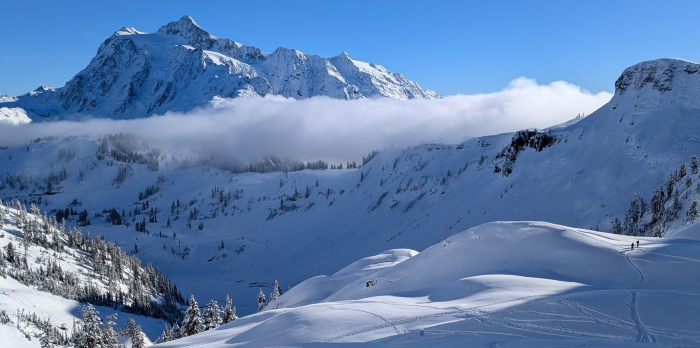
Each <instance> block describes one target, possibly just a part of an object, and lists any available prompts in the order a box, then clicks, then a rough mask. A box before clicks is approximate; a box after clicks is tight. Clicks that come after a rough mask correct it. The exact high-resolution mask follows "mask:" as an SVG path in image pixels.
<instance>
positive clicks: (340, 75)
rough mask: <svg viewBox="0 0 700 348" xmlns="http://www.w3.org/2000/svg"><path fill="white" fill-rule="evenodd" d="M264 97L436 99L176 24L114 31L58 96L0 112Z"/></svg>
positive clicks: (348, 63)
mask: <svg viewBox="0 0 700 348" xmlns="http://www.w3.org/2000/svg"><path fill="white" fill-rule="evenodd" d="M266 95H281V96H284V97H290V98H296V99H303V98H309V97H314V96H328V97H332V98H340V99H359V98H372V97H389V98H395V99H411V98H437V95H436V94H435V93H434V92H432V91H425V90H423V89H421V88H420V86H419V85H418V84H417V83H415V82H413V81H410V80H408V79H407V78H405V77H404V76H403V75H401V74H396V73H392V72H389V71H388V70H386V69H385V68H384V67H382V66H379V65H375V64H370V63H365V62H361V61H358V60H355V59H352V58H351V57H350V56H349V55H348V54H347V53H342V54H340V55H338V56H336V57H333V58H330V59H326V58H322V57H320V56H316V55H306V54H303V53H302V52H299V51H297V50H291V49H286V48H282V47H280V48H278V49H277V50H275V51H274V52H273V53H270V54H267V53H263V52H262V51H261V50H260V49H259V48H256V47H252V46H246V45H243V44H240V43H237V42H234V41H232V40H229V39H225V38H218V37H215V36H213V35H211V34H209V33H208V32H207V31H205V30H204V29H202V28H201V27H199V26H198V25H197V23H195V22H194V20H192V18H191V17H189V16H184V17H182V18H181V19H180V20H179V21H177V22H171V23H168V24H166V25H164V26H163V27H161V28H160V29H159V30H158V31H157V32H156V33H153V34H148V33H144V32H141V31H138V30H136V29H134V28H122V29H120V30H118V31H117V32H115V33H114V34H113V35H112V36H110V37H109V38H108V39H107V40H105V41H104V43H102V45H101V46H100V47H99V49H98V51H97V55H96V56H95V57H94V58H93V59H92V61H91V62H90V64H89V65H88V66H87V67H86V68H85V69H84V70H82V71H81V72H79V73H78V74H77V75H76V76H75V77H73V78H72V79H71V80H70V81H68V82H67V83H66V85H65V86H64V87H63V88H59V89H55V90H54V89H49V88H40V89H38V90H35V91H33V92H31V93H29V94H27V95H24V96H20V97H19V100H17V101H13V102H10V103H5V105H3V106H5V107H21V108H23V109H24V110H26V111H27V113H28V114H29V115H30V117H32V119H34V120H35V121H36V120H43V119H53V118H65V117H67V116H70V115H76V114H77V115H90V116H97V117H112V118H138V117H145V116H148V115H151V114H162V113H165V112H167V111H186V110H190V109H192V108H195V107H197V106H201V105H203V104H206V103H207V102H209V101H211V100H212V98H214V97H216V96H218V97H224V98H236V97H242V96H266Z"/></svg>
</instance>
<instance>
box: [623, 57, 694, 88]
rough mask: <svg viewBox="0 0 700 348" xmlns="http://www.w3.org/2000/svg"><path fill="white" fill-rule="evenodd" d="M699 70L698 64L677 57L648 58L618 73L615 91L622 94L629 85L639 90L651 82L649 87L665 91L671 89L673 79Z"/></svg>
mask: <svg viewBox="0 0 700 348" xmlns="http://www.w3.org/2000/svg"><path fill="white" fill-rule="evenodd" d="M699 71H700V64H697V63H694V62H690V61H687V60H683V59H677V58H662V59H655V60H648V61H645V62H641V63H638V64H635V65H633V66H631V67H629V68H627V69H625V71H624V72H623V73H622V75H620V77H619V78H618V79H617V81H616V82H615V93H616V94H619V95H622V94H624V93H625V92H626V91H627V89H629V87H633V88H634V89H635V90H641V89H643V88H644V87H645V86H646V85H648V84H651V88H652V89H654V90H656V91H658V92H660V93H665V92H668V91H671V90H673V88H674V86H673V85H674V82H675V80H678V78H682V76H684V75H693V74H696V73H698V72H699Z"/></svg>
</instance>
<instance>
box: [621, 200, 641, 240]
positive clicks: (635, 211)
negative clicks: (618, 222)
mask: <svg viewBox="0 0 700 348" xmlns="http://www.w3.org/2000/svg"><path fill="white" fill-rule="evenodd" d="M638 221H639V204H638V203H637V200H632V202H631V203H630V208H629V209H628V210H627V213H625V226H624V231H625V234H627V235H633V236H634V235H636V234H637V222H638Z"/></svg>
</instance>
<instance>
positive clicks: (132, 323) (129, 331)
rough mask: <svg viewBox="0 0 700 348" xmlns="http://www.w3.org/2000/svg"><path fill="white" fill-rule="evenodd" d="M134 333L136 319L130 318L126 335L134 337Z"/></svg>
mask: <svg viewBox="0 0 700 348" xmlns="http://www.w3.org/2000/svg"><path fill="white" fill-rule="evenodd" d="M134 332H136V321H135V320H134V318H129V320H128V321H127V322H126V328H125V329H124V333H125V334H126V335H127V336H129V337H131V336H133V335H134Z"/></svg>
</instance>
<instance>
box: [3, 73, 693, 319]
mask: <svg viewBox="0 0 700 348" xmlns="http://www.w3.org/2000/svg"><path fill="white" fill-rule="evenodd" d="M644 66H657V68H653V69H655V71H657V72H663V71H664V70H663V69H661V68H659V67H660V66H665V67H667V69H671V71H672V73H671V74H666V75H669V76H672V79H671V82H670V84H669V86H670V88H671V89H670V90H665V91H664V92H663V93H662V92H661V91H660V90H659V89H658V88H655V87H654V86H655V84H654V83H653V82H649V83H646V84H644V83H639V84H636V83H631V84H630V86H634V87H629V88H626V89H625V90H624V91H623V90H622V89H620V90H619V91H618V92H617V93H616V95H615V97H614V98H613V99H612V100H611V101H610V103H608V104H607V105H605V106H604V107H602V108H601V109H600V110H598V111H596V112H595V113H593V114H591V115H590V116H588V117H586V118H583V119H581V120H579V121H578V122H576V123H574V124H571V125H568V126H564V127H560V128H556V129H552V130H551V131H540V132H535V131H533V130H530V131H522V132H517V133H510V134H501V135H495V136H490V137H483V138H477V139H472V140H469V141H466V142H464V143H462V144H453V145H446V144H424V145H420V146H416V147H413V148H408V149H405V150H400V149H385V150H382V151H381V152H379V154H376V156H375V154H371V155H369V156H367V157H366V158H365V159H366V161H365V162H366V163H365V164H364V165H363V166H361V168H354V167H355V166H353V165H352V164H350V167H353V168H351V169H347V168H348V164H347V163H343V164H342V168H344V169H328V170H320V169H324V168H328V167H327V166H328V164H326V163H324V162H320V163H316V162H314V163H307V164H306V165H303V164H299V163H298V162H294V161H284V160H282V159H279V158H268V159H267V160H266V161H263V162H260V163H254V164H250V165H242V164H241V163H240V162H236V161H234V162H230V161H229V157H227V156H225V154H222V153H221V152H216V153H202V152H197V151H194V150H193V149H183V148H179V149H174V150H173V149H170V150H168V149H160V147H159V144H155V143H150V142H149V141H147V140H145V139H140V138H138V137H135V136H129V135H112V136H103V137H102V138H100V139H92V138H81V137H69V138H65V139H64V138H60V139H59V138H50V139H37V140H36V141H35V142H33V143H31V144H26V145H22V146H17V147H11V148H8V149H5V150H2V151H0V168H1V169H0V198H2V199H3V200H5V201H9V200H15V199H20V200H21V201H23V202H25V201H26V202H27V204H29V203H32V202H33V203H35V204H37V205H38V206H39V207H40V208H41V209H42V210H45V211H47V212H49V213H50V214H52V215H55V214H58V212H59V210H60V211H65V209H66V208H69V207H70V206H71V204H72V202H73V201H74V200H75V201H77V202H79V203H80V204H81V205H80V209H81V210H85V211H86V212H87V214H86V215H87V220H89V221H90V223H91V225H90V227H89V228H90V231H91V233H99V234H104V235H105V236H106V239H107V240H115V241H116V242H117V243H119V245H120V246H122V248H124V249H125V250H130V251H131V250H133V251H134V252H135V253H136V254H137V255H138V257H139V258H141V259H142V260H144V262H151V263H152V264H153V265H154V266H157V267H159V268H160V269H161V270H163V272H164V273H165V274H168V275H170V276H171V277H173V279H174V281H175V282H176V283H177V284H181V285H182V289H181V290H182V292H183V294H185V296H187V295H188V294H195V295H196V296H197V298H198V299H199V300H200V301H204V300H207V299H216V300H218V301H219V302H220V303H223V301H224V298H225V295H226V294H229V295H231V296H232V298H233V300H234V302H235V303H236V305H237V306H238V308H239V310H240V313H241V314H250V313H252V312H254V311H255V309H256V297H257V294H258V289H259V287H260V286H263V287H266V288H267V289H269V288H270V286H271V284H272V282H273V281H274V280H275V279H277V280H278V281H279V282H280V284H281V287H282V288H283V289H287V288H288V287H291V286H294V285H296V284H299V283H300V282H302V281H303V280H305V279H308V278H310V277H313V276H315V275H318V274H329V273H332V272H335V271H336V270H338V269H340V268H342V267H344V266H345V265H347V264H349V263H351V262H353V261H354V260H357V259H360V258H363V257H366V256H370V255H375V254H378V253H380V252H382V251H384V250H388V249H396V248H410V249H414V250H422V249H423V248H426V247H428V246H429V245H431V244H433V243H435V242H437V241H439V240H442V239H445V238H447V237H448V236H450V235H452V234H453V233H454V232H456V231H460V230H463V229H466V228H470V227H473V226H476V225H479V224H482V223H486V222H491V221H500V220H516V221H520V220H537V221H550V222H553V223H559V224H564V225H570V226H574V227H578V228H588V229H600V230H603V231H613V230H615V229H616V227H617V225H616V220H617V221H619V230H618V232H621V233H625V234H635V235H636V234H644V235H649V236H651V235H660V234H666V235H674V234H677V235H679V236H683V237H684V238H690V239H699V237H700V231H698V227H697V224H696V222H697V220H696V216H697V214H696V213H694V211H693V204H694V203H693V202H694V201H696V200H698V199H699V198H698V197H700V189H698V187H700V186H698V183H699V182H700V174H699V173H698V172H697V171H695V170H693V165H692V159H691V158H692V157H691V156H692V155H694V154H697V153H700V143H699V142H698V137H697V135H696V133H697V132H696V129H697V128H698V122H700V121H698V120H700V118H699V117H698V116H700V115H699V113H700V110H698V107H697V106H696V105H695V104H694V99H691V98H685V99H684V98H681V97H676V96H677V95H678V96H682V95H686V94H689V93H694V92H693V91H694V90H696V89H693V88H695V87H693V86H697V85H698V81H695V79H696V78H697V75H696V74H694V73H692V71H693V69H692V68H693V67H694V66H697V64H694V63H689V62H684V61H679V60H660V61H656V62H646V63H642V64H640V65H639V66H635V67H632V68H630V69H627V70H626V71H639V74H641V75H644V76H646V74H648V71H647V70H646V69H642V67H644ZM624 75H625V76H626V77H625V78H623V80H625V79H627V80H629V81H636V79H637V78H636V77H635V76H636V75H634V74H628V73H625V74H624ZM641 75H640V76H641ZM645 80H648V81H654V80H653V78H651V79H646V78H642V79H641V80H639V81H645ZM664 89H666V88H664ZM685 89H690V90H689V91H685ZM630 95H634V96H635V97H634V98H632V99H630V98H631V97H629V96H630ZM637 96H638V97H637ZM649 100H656V101H657V102H655V103H650V102H648V101H649ZM671 100H675V102H673V103H671V102H670V101H671ZM1 145H2V144H0V146H1ZM370 159H371V160H370ZM339 165H340V164H333V167H338V166H339ZM683 167H685V173H684V172H683V170H682V168H683ZM304 168H308V169H306V170H301V169H304ZM245 171H251V172H248V173H245ZM661 180H663V182H661ZM660 184H661V186H662V187H663V195H661V194H655V193H654V192H655V191H656V192H658V188H659V187H660ZM635 193H639V195H638V196H637V197H636V198H635ZM654 197H656V198H654ZM631 202H634V203H632V204H631ZM633 206H636V208H635V209H632V208H634V207H633ZM695 210H696V211H697V205H696V207H695ZM110 214H111V215H115V214H116V215H117V216H118V217H119V221H117V219H116V218H115V219H112V218H110ZM63 217H64V218H65V219H66V221H67V223H68V224H69V225H75V224H78V223H79V221H78V220H79V218H80V217H79V216H78V215H70V214H68V215H66V214H63ZM83 223H84V222H83ZM338 246H342V248H340V247H338Z"/></svg>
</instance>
